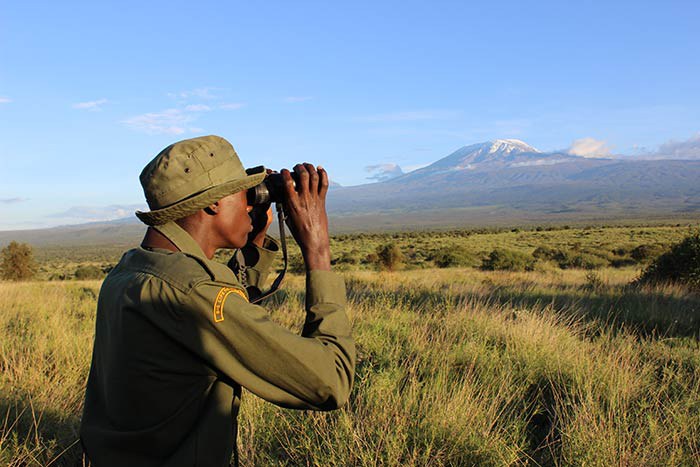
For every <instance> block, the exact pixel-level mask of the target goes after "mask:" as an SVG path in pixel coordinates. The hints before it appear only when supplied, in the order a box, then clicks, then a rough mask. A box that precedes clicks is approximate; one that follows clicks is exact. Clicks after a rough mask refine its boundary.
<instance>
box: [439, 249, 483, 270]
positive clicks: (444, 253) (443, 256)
mask: <svg viewBox="0 0 700 467" xmlns="http://www.w3.org/2000/svg"><path fill="white" fill-rule="evenodd" d="M430 259H431V260H432V261H433V262H434V263H435V265H436V266H437V267H439V268H451V267H459V266H471V265H472V264H473V263H472V260H473V258H472V256H471V255H470V254H469V253H468V252H467V251H466V250H465V249H464V248H460V247H457V246H450V247H444V248H440V249H439V250H437V251H436V252H435V253H433V254H431V255H430Z"/></svg>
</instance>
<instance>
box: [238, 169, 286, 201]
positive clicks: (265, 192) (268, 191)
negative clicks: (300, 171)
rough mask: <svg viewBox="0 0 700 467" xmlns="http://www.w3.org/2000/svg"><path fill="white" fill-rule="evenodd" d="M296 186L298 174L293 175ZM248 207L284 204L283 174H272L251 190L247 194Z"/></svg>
mask: <svg viewBox="0 0 700 467" xmlns="http://www.w3.org/2000/svg"><path fill="white" fill-rule="evenodd" d="M291 175H292V180H294V186H295V187H296V184H297V183H298V180H297V174H296V173H295V172H292V173H291ZM246 196H247V197H248V206H258V205H261V204H262V205H269V204H272V203H283V202H284V199H285V188H284V179H282V174H278V173H271V174H268V176H267V177H265V180H263V182H262V183H261V184H259V185H256V186H254V187H253V188H249V189H248V192H247V193H246Z"/></svg>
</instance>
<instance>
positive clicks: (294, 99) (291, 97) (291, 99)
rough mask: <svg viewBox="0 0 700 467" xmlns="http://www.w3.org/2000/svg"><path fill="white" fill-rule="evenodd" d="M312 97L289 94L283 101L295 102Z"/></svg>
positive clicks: (304, 100) (308, 99)
mask: <svg viewBox="0 0 700 467" xmlns="http://www.w3.org/2000/svg"><path fill="white" fill-rule="evenodd" d="M311 99H313V97H311V96H289V97H285V98H284V102H286V103H287V104H297V103H299V102H306V101H310V100H311Z"/></svg>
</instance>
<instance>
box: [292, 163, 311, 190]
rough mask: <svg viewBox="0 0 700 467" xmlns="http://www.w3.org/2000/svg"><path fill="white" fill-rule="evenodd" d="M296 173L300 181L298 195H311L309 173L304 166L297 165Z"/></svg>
mask: <svg viewBox="0 0 700 467" xmlns="http://www.w3.org/2000/svg"><path fill="white" fill-rule="evenodd" d="M294 172H295V173H296V174H297V179H298V180H299V186H298V187H297V188H298V190H297V191H298V193H299V195H305V194H308V193H309V171H308V170H306V166H305V165H304V164H297V165H295V166H294Z"/></svg>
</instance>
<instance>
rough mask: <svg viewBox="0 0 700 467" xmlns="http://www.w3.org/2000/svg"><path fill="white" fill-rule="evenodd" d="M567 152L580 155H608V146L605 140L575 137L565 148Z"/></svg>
mask: <svg viewBox="0 0 700 467" xmlns="http://www.w3.org/2000/svg"><path fill="white" fill-rule="evenodd" d="M566 152H568V153H569V154H571V155H574V156H580V157H609V156H610V148H609V147H608V146H607V143H606V142H605V141H601V140H597V139H594V138H582V139H577V140H576V141H574V142H573V143H571V147H570V148H569V149H567V151H566Z"/></svg>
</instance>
